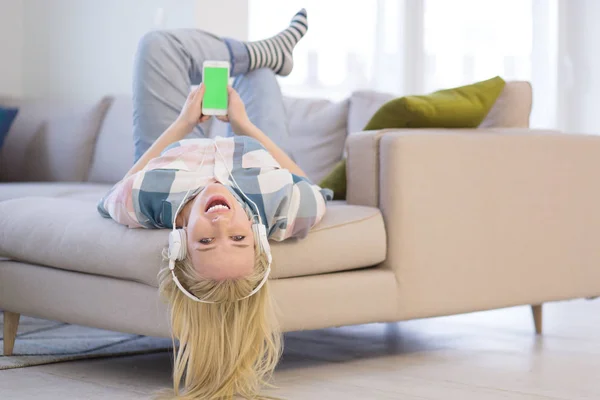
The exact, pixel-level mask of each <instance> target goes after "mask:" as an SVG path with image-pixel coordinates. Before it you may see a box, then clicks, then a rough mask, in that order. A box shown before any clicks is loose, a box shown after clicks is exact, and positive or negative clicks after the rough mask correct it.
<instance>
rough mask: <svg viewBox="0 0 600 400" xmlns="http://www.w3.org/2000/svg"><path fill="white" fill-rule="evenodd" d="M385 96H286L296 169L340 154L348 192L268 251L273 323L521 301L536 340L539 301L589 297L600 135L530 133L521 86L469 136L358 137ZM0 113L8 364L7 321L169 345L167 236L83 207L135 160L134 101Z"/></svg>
mask: <svg viewBox="0 0 600 400" xmlns="http://www.w3.org/2000/svg"><path fill="white" fill-rule="evenodd" d="M387 99H388V96H387V95H383V94H379V93H372V92H358V93H355V94H353V95H352V97H351V98H349V99H347V100H345V101H343V102H339V103H331V102H327V101H324V100H301V99H286V110H287V113H288V119H289V121H290V122H289V123H290V129H291V136H292V137H291V138H290V143H292V144H293V146H292V147H294V148H295V149H296V150H295V151H294V152H293V153H294V154H293V155H294V157H295V158H296V159H297V161H298V162H299V163H300V165H301V166H302V167H304V168H305V169H307V171H309V175H311V176H312V177H313V178H315V179H318V178H319V177H321V176H322V175H323V174H325V173H326V169H327V168H329V167H330V164H331V163H332V162H335V160H337V159H339V158H340V157H341V156H342V152H343V151H344V144H345V145H346V151H347V157H348V200H347V202H344V203H340V202H334V203H332V204H331V205H330V207H329V211H328V213H327V216H326V217H325V219H324V220H323V221H322V223H321V224H320V225H318V226H317V227H316V228H315V229H314V230H313V231H312V232H311V233H310V235H309V236H308V238H307V239H305V240H302V241H287V242H283V243H275V244H274V245H273V253H274V260H275V262H274V273H273V276H272V279H273V281H272V284H273V290H274V294H275V297H276V300H277V303H278V305H279V309H280V312H281V321H282V324H283V327H284V329H285V330H287V331H290V330H300V329H315V328H323V327H332V326H339V325H348V324H359V323H367V322H385V321H399V320H406V319H412V318H424V317H432V316H440V315H448V314H455V313H464V312H471V311H478V310H486V309H493V308H500V307H508V306H514V305H520V304H531V305H535V306H536V307H534V314H535V316H536V321H537V326H536V327H537V330H538V331H541V307H539V306H538V305H541V304H542V303H543V302H547V301H553V300H562V299H570V298H579V297H588V296H595V295H598V294H600V267H599V265H600V255H599V254H598V252H597V244H596V238H598V237H600V207H599V205H600V187H599V186H598V185H600V183H599V182H600V172H598V171H600V169H599V168H598V162H599V161H598V160H599V159H600V138H599V137H593V136H583V135H574V134H562V133H558V132H548V131H532V130H529V129H527V126H528V120H529V113H530V109H531V88H530V86H529V85H528V84H527V83H524V82H513V83H510V84H508V85H507V87H506V88H505V90H504V92H503V94H502V96H501V97H500V99H499V100H498V102H497V103H496V105H495V106H494V108H493V109H492V111H491V112H490V114H489V115H488V117H487V118H486V120H485V121H484V123H483V124H482V126H481V128H480V129H477V130H474V129H473V130H443V129H423V130H386V131H381V132H358V131H360V127H362V126H364V123H365V122H366V120H368V118H369V116H370V115H371V113H372V112H373V111H374V110H375V109H376V108H377V107H378V106H379V105H380V104H381V103H382V102H384V101H386V100H387ZM0 103H2V104H15V103H16V104H18V105H20V107H21V111H20V114H19V116H18V118H17V120H16V122H15V124H14V125H13V127H12V130H11V132H10V133H9V136H8V137H7V140H6V141H5V146H4V147H3V149H2V151H1V153H0V179H1V180H2V183H0V255H1V256H3V257H5V258H4V259H2V260H0V308H1V309H4V310H5V335H4V338H5V342H4V343H5V347H4V352H5V354H10V353H11V351H12V338H14V332H15V329H16V326H17V324H18V317H19V314H25V315H32V316H38V317H43V318H48V319H53V320H59V321H64V322H68V323H75V324H82V325H88V326H93V327H98V328H104V329H110V330H116V331H123V332H130V333H137V334H144V335H154V336H169V327H168V319H167V315H166V307H165V306H164V305H163V304H162V303H161V301H160V300H159V298H158V295H157V282H156V274H157V272H158V269H159V267H160V261H161V260H160V256H159V255H160V250H161V249H162V247H163V246H164V245H165V244H166V242H167V233H166V232H165V231H164V230H154V231H150V230H133V229H127V228H124V227H122V226H119V225H117V224H116V223H114V222H113V221H111V220H107V219H103V218H101V217H100V216H99V215H98V213H97V212H96V202H97V200H98V199H99V198H100V197H101V196H102V195H103V194H104V193H105V192H106V191H107V190H108V188H109V187H110V186H111V184H113V183H114V182H116V181H117V180H119V179H120V178H121V177H122V176H123V174H124V173H125V172H126V171H127V170H128V168H129V166H130V165H131V164H132V157H133V148H132V138H131V131H132V128H131V112H132V106H131V102H130V100H129V99H127V98H125V97H116V98H106V99H103V100H102V101H100V102H98V103H97V104H91V105H82V104H66V103H60V102H49V101H15V100H9V99H3V100H2V101H0ZM205 128H206V129H207V132H210V134H211V135H215V134H218V133H219V132H221V130H222V128H223V126H222V125H218V124H213V125H212V126H206V127H205ZM348 132H350V133H351V134H350V135H348Z"/></svg>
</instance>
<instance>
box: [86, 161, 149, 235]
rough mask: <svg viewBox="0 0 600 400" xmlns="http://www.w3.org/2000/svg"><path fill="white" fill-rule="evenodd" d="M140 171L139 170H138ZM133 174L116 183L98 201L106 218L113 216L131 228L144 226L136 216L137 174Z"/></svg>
mask: <svg viewBox="0 0 600 400" xmlns="http://www.w3.org/2000/svg"><path fill="white" fill-rule="evenodd" d="M138 173H139V172H138ZM138 173H136V174H133V175H131V176H129V177H127V178H125V179H123V180H121V181H120V182H118V183H117V184H115V185H114V186H113V187H112V188H111V189H110V190H109V191H108V193H106V195H104V197H103V198H102V199H100V201H99V202H98V207H97V208H98V212H99V213H100V215H102V216H103V217H104V218H112V219H113V220H115V221H116V222H118V223H119V224H121V225H125V226H127V227H129V228H143V227H144V226H143V225H142V224H140V222H139V221H138V219H137V217H136V213H135V209H134V207H133V195H132V193H133V190H132V188H133V183H134V182H135V179H136V178H137V175H138Z"/></svg>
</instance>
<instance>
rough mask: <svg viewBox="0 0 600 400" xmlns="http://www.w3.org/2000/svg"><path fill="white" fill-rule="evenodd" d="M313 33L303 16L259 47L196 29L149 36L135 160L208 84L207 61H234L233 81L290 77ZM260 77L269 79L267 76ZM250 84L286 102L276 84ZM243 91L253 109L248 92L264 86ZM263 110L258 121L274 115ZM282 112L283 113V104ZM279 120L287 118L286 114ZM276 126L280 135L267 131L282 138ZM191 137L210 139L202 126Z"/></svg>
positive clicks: (144, 43) (143, 46)
mask: <svg viewBox="0 0 600 400" xmlns="http://www.w3.org/2000/svg"><path fill="white" fill-rule="evenodd" d="M307 29H308V23H307V19H306V11H305V10H301V11H300V12H298V13H297V14H296V15H295V16H294V18H292V21H291V23H290V25H289V26H288V28H286V29H285V30H283V31H281V32H280V33H279V34H277V35H275V36H273V37H272V38H269V39H266V40H261V41H258V42H239V41H236V40H232V39H221V38H219V37H217V36H214V35H212V34H210V33H207V32H203V31H199V30H192V29H187V30H175V31H156V32H151V33H148V34H146V35H145V36H144V37H143V38H142V40H141V41H140V44H139V47H138V52H137V54H136V58H135V63H134V78H133V135H134V146H135V160H136V161H137V160H138V159H139V158H140V157H141V156H142V154H144V152H145V151H146V150H147V149H148V148H149V147H150V146H151V145H152V143H153V142H154V141H155V140H156V139H157V138H158V137H159V136H160V135H161V134H162V133H163V132H164V131H165V130H166V129H167V128H168V127H169V125H170V124H171V123H173V121H175V119H176V118H177V116H178V115H179V112H180V110H181V107H182V106H183V104H184V103H185V100H186V98H187V95H188V93H189V90H190V86H191V85H196V84H199V83H200V82H201V81H202V63H203V62H204V61H205V60H216V61H229V62H230V63H231V75H232V76H237V75H240V74H243V73H246V72H248V71H252V70H255V69H259V68H265V67H266V68H270V69H272V70H273V71H274V72H276V73H278V74H280V75H287V74H289V73H290V71H291V69H292V67H293V60H292V51H293V49H294V46H295V45H296V44H297V43H298V41H299V40H300V39H301V38H302V37H303V36H304V34H305V33H306V30H307ZM258 75H259V76H264V73H259V74H258ZM271 75H272V74H271ZM269 80H270V82H269ZM250 81H251V82H252V81H255V82H261V81H265V82H266V84H267V85H268V87H269V88H270V89H268V90H267V93H269V95H268V96H267V97H266V98H267V99H270V98H274V101H277V99H276V98H277V96H279V98H280V97H281V93H280V92H279V89H278V86H277V82H276V81H275V80H274V79H271V78H264V77H261V78H252V79H250ZM240 85H241V86H238V88H239V89H240V90H242V91H243V92H246V93H247V94H246V95H245V96H246V97H247V99H249V102H250V104H252V103H256V101H254V98H258V97H259V96H258V95H254V96H252V95H251V93H250V92H248V90H249V88H250V87H252V88H258V86H259V85H258V84H252V85H250V83H248V84H247V85H246V86H244V83H243V81H242V83H240ZM273 85H275V86H277V90H276V91H274V90H273V89H272V88H273ZM246 89H248V90H246ZM277 93H279V94H278V95H277ZM261 98H262V96H261ZM245 100H246V99H245ZM261 101H262V100H261ZM257 107H258V108H257V110H256V112H254V115H255V118H257V117H258V115H261V113H263V112H264V111H265V110H268V108H266V107H264V106H263V105H260V106H257ZM276 107H279V106H276ZM280 109H283V105H282V104H281V107H280ZM270 115H275V112H269V113H268V114H265V116H266V117H265V118H263V119H262V120H261V121H259V124H263V121H268V120H269V118H270V117H269V116H270ZM278 115H279V116H280V117H281V118H283V114H282V113H279V114H278ZM265 123H266V122H265ZM275 125H276V126H277V129H275V128H271V127H269V126H265V125H264V124H263V126H262V127H261V128H264V129H265V132H268V133H269V134H273V135H276V133H275V132H279V129H280V128H279V125H280V124H279V123H277V124H275ZM259 127H260V126H259ZM270 131H273V133H271V132H270ZM281 132H283V131H281ZM191 136H200V137H202V136H204V131H203V127H202V126H197V127H196V128H195V129H194V131H193V132H192V133H191Z"/></svg>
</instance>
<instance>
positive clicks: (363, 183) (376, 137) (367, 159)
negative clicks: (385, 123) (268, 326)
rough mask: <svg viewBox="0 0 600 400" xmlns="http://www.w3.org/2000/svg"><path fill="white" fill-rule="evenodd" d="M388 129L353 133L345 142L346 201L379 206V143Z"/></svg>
mask: <svg viewBox="0 0 600 400" xmlns="http://www.w3.org/2000/svg"><path fill="white" fill-rule="evenodd" d="M389 131H391V130H390V129H384V130H379V131H365V132H358V133H353V134H351V135H350V136H348V140H347V141H346V153H347V159H346V160H347V161H346V181H347V187H346V201H347V202H348V204H354V205H360V206H370V207H378V206H379V142H380V141H381V138H382V137H383V135H384V134H385V133H386V132H389Z"/></svg>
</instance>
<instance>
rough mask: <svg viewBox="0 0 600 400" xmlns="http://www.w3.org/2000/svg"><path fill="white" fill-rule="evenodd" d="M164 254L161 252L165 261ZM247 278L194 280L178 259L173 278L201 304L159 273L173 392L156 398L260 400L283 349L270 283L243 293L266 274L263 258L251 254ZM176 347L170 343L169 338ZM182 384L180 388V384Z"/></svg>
mask: <svg viewBox="0 0 600 400" xmlns="http://www.w3.org/2000/svg"><path fill="white" fill-rule="evenodd" d="M167 254H168V251H167V249H165V250H163V259H165V260H167V259H168V257H167ZM254 265H255V267H254V272H253V274H252V275H251V276H248V277H245V278H242V279H236V280H225V281H215V280H210V279H203V278H199V277H198V276H197V273H196V271H195V270H194V266H193V265H192V263H191V261H190V260H189V259H185V260H181V261H177V262H176V264H175V274H177V278H178V279H179V281H180V282H181V284H182V285H183V287H185V288H186V289H187V290H188V291H189V292H190V293H192V294H193V295H195V296H196V297H199V298H202V299H204V300H211V301H215V302H217V303H216V304H205V303H199V302H195V301H193V300H191V299H189V298H188V297H186V296H185V295H184V294H183V293H182V292H181V291H180V290H179V289H178V288H177V286H176V285H175V282H174V281H173V278H172V276H171V272H170V270H169V268H168V267H165V268H163V269H161V270H160V272H159V274H158V280H159V291H160V294H161V296H162V297H163V299H165V300H166V301H167V303H168V304H169V308H170V310H169V311H170V317H171V328H172V335H173V338H174V339H175V338H176V339H178V340H179V348H178V349H177V348H176V347H175V346H173V357H174V365H173V390H168V391H163V392H162V393H160V394H158V397H157V399H161V400H163V399H186V400H187V399H189V400H191V399H203V400H204V399H206V400H213V399H233V397H234V396H236V395H237V396H242V397H243V398H247V399H260V398H261V396H260V395H259V392H260V390H261V388H262V387H263V386H270V385H269V380H270V378H271V375H272V373H273V370H274V369H275V366H276V365H277V362H278V361H279V358H280V356H281V351H282V338H281V330H280V328H279V325H278V323H277V319H276V315H275V309H274V304H273V301H272V299H271V295H270V293H269V292H270V288H269V282H266V284H265V285H264V286H263V287H262V288H261V289H260V290H259V291H258V292H257V293H256V294H254V295H253V296H250V297H248V298H247V299H243V300H238V299H240V298H242V297H244V296H246V295H248V294H249V293H250V292H251V291H252V290H253V289H254V288H255V287H256V286H257V285H258V283H259V282H260V281H261V279H262V278H263V277H264V274H265V273H266V270H267V267H268V263H267V259H266V256H265V254H261V253H260V252H259V250H258V249H256V250H255V263H254ZM173 342H174V343H175V340H173ZM182 384H183V390H182V389H181V388H180V386H181V385H182Z"/></svg>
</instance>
